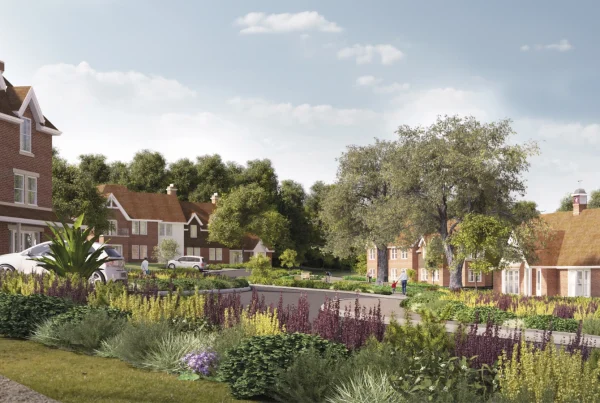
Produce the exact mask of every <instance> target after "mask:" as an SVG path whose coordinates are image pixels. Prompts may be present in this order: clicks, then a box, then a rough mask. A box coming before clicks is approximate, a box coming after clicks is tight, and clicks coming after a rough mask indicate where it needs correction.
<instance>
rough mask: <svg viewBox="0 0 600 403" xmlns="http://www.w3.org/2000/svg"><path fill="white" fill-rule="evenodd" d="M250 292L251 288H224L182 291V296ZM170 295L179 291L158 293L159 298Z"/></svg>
mask: <svg viewBox="0 0 600 403" xmlns="http://www.w3.org/2000/svg"><path fill="white" fill-rule="evenodd" d="M248 291H252V288H251V287H242V288H223V289H212V290H193V291H191V290H190V291H181V295H185V296H188V295H194V294H196V293H198V294H210V293H213V294H217V293H219V294H231V293H234V292H248ZM169 293H172V294H176V293H177V291H158V296H159V297H166V296H167V295H169Z"/></svg>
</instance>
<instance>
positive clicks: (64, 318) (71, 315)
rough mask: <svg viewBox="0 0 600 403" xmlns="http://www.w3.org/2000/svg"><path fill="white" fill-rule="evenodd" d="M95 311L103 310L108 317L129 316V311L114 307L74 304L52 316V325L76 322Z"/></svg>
mask: <svg viewBox="0 0 600 403" xmlns="http://www.w3.org/2000/svg"><path fill="white" fill-rule="evenodd" d="M95 312H104V313H106V315H107V316H108V317H109V318H114V319H127V318H128V317H129V312H124V311H121V310H120V309H116V308H109V307H101V308H94V307H92V306H89V305H79V306H74V307H73V308H71V309H69V310H68V311H67V312H65V313H61V314H60V315H56V316H54V317H53V318H52V319H51V321H52V324H53V325H54V326H60V325H63V324H66V323H72V324H76V323H79V322H81V321H83V320H84V319H85V318H86V317H87V316H88V315H89V314H91V313H95Z"/></svg>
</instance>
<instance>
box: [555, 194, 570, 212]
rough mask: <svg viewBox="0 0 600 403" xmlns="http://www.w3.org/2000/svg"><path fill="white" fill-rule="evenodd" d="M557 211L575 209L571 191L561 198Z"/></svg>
mask: <svg viewBox="0 0 600 403" xmlns="http://www.w3.org/2000/svg"><path fill="white" fill-rule="evenodd" d="M556 211H573V197H572V196H571V194H570V193H567V194H566V195H564V197H563V198H562V199H560V205H559V206H558V209H557V210H556Z"/></svg>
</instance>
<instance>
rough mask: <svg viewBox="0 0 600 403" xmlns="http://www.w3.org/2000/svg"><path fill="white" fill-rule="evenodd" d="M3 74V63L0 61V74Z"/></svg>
mask: <svg viewBox="0 0 600 403" xmlns="http://www.w3.org/2000/svg"><path fill="white" fill-rule="evenodd" d="M2 73H4V62H3V61H2V60H0V74H2Z"/></svg>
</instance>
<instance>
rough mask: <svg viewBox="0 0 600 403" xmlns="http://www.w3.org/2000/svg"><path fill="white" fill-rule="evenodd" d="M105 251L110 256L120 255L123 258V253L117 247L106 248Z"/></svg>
mask: <svg viewBox="0 0 600 403" xmlns="http://www.w3.org/2000/svg"><path fill="white" fill-rule="evenodd" d="M104 253H106V254H107V255H108V257H119V258H122V257H123V256H121V254H120V253H119V252H117V250H116V249H115V248H110V247H109V248H104Z"/></svg>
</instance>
